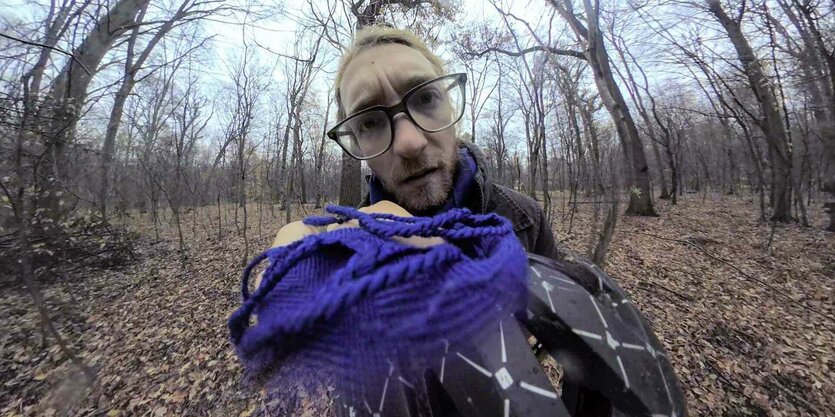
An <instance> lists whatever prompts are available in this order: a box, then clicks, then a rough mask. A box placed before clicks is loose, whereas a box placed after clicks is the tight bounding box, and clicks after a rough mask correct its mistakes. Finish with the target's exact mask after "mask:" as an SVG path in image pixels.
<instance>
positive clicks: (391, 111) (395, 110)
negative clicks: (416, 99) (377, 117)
mask: <svg viewBox="0 0 835 417" xmlns="http://www.w3.org/2000/svg"><path fill="white" fill-rule="evenodd" d="M444 78H455V79H457V81H458V83H459V84H460V85H461V102H462V105H461V112H460V114H459V115H458V117H457V118H456V119H455V120H453V121H452V122H450V124H448V125H446V126H444V127H442V128H440V129H435V130H429V129H424V128H423V126H421V125H420V123H418V122H416V121H415V118H414V117H412V113H411V112H410V111H409V108H408V107H407V106H406V102H407V101H408V100H409V98H411V96H412V95H413V94H415V93H416V92H418V91H420V89H421V88H423V87H426V86H427V85H429V84H432V83H434V82H438V81H440V80H443V79H444ZM466 87H467V74H466V73H463V72H459V73H454V74H447V75H442V76H440V77H438V78H433V79H431V80H427V81H424V82H422V83H420V84H418V85H416V86H414V87H412V89H411V90H409V91H407V92H406V94H404V95H403V98H402V99H400V102H399V103H397V104H394V105H391V106H384V105H382V104H378V105H376V106H371V107H368V108H365V109H362V110H360V111H358V112H356V113H354V114H352V115H350V116H347V117H345V118H344V119H342V120H340V121H339V122H338V123H337V124H336V125H334V127H332V128H331V129H330V130H328V132H327V133H326V135H327V136H328V138H329V139H331V140H333V141H334V142H336V143H337V145H339V147H340V148H342V150H343V151H345V153H347V154H348V156H350V157H351V158H354V159H357V160H360V161H367V160H369V159H372V158H376V157H378V156H380V155H382V154H384V153H386V152H388V150H389V149H391V145H392V144H393V143H394V116H396V115H398V114H400V113H406V117H408V118H409V120H411V121H412V123H413V124H414V125H415V126H417V127H418V128H420V130H422V131H424V132H426V133H437V132H440V131H442V130H444V129H449V128H450V127H451V126H453V125H454V124H456V123H458V122H459V121H460V120H461V118H462V117H464V107H465V105H466V103H467V88H466ZM372 111H383V112H384V113H385V114H386V116H388V120H389V129H391V139H389V144H388V146H386V148H385V149H383V150H382V151H380V152H379V153H377V154H375V155H373V156H366V157H362V158H359V157H357V156H354V155H353V154H351V152H350V151H348V149H346V148H345V146H344V145H342V142H340V141H339V139H337V133H338V132H337V131H336V130H337V129H339V128H340V127H341V126H342V125H343V124H345V122H347V121H349V120H351V119H353V118H354V117H356V116H359V115H361V114H365V113H370V112H372Z"/></svg>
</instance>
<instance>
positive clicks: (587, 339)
mask: <svg viewBox="0 0 835 417" xmlns="http://www.w3.org/2000/svg"><path fill="white" fill-rule="evenodd" d="M529 260H530V274H529V291H530V297H529V301H528V308H527V310H526V311H524V312H520V313H519V314H517V315H515V316H510V317H507V318H506V319H504V320H502V321H501V322H499V323H498V325H497V326H495V327H496V328H493V329H485V331H484V332H483V333H482V334H480V335H479V336H477V337H475V338H474V339H473V341H472V343H471V344H470V345H469V346H464V347H461V348H459V349H458V350H456V351H449V350H448V349H445V351H443V352H438V358H437V361H436V363H435V364H433V365H431V366H429V367H428V368H425V369H422V370H421V369H397V368H396V367H395V366H394V364H391V366H390V368H389V373H388V375H386V376H385V377H384V378H381V379H380V380H379V381H369V384H368V385H367V386H366V389H365V391H364V393H363V394H362V395H361V396H353V397H346V396H341V395H340V394H339V393H337V394H336V396H335V401H334V407H335V411H336V414H337V415H338V416H423V415H426V416H473V417H475V416H485V417H492V416H496V417H509V416H525V417H528V416H530V417H537V416H578V415H582V416H597V415H600V416H609V415H628V416H633V415H634V416H653V417H660V416H670V417H672V416H686V415H687V410H686V405H685V404H686V402H685V399H684V396H683V394H682V392H681V389H680V388H679V386H678V383H677V380H676V377H675V374H674V372H673V369H672V366H671V365H670V363H669V361H668V359H667V357H666V355H665V353H664V350H663V348H662V347H661V345H660V343H659V342H658V340H657V338H656V337H655V336H654V335H653V333H652V330H651V328H650V326H649V325H648V323H647V322H646V320H644V318H643V316H642V315H641V314H640V312H639V311H638V310H637V309H636V308H635V306H634V305H633V303H632V301H631V300H630V299H629V298H628V297H626V295H625V294H624V293H623V291H622V290H620V289H619V288H618V287H617V285H616V284H614V282H613V281H612V280H611V279H610V278H609V277H607V276H606V275H605V274H604V273H603V272H602V271H601V270H600V269H599V268H597V267H595V266H594V265H592V264H589V263H585V262H583V261H580V260H576V261H572V263H571V264H566V263H562V262H558V261H553V260H550V259H546V258H542V257H539V256H536V255H529ZM578 265H580V266H581V267H582V268H583V269H584V270H585V271H584V272H586V274H584V277H583V278H578V277H576V276H574V275H571V276H569V275H567V274H566V273H565V272H563V271H576V270H577V266H578ZM589 278H591V279H589ZM529 335H532V336H534V337H535V338H536V339H537V340H538V341H539V345H538V347H539V349H544V351H546V352H547V353H548V354H551V355H552V356H553V357H554V358H555V359H556V360H557V362H558V363H559V364H560V365H561V366H562V367H563V369H564V376H563V383H562V392H557V389H556V388H555V387H553V386H552V384H551V382H550V380H549V379H548V377H547V376H546V373H545V371H544V370H543V369H542V367H541V365H540V362H539V361H538V359H537V357H536V355H535V353H534V350H532V349H531V347H530V345H529V343H528V336H529ZM447 346H448V345H447Z"/></svg>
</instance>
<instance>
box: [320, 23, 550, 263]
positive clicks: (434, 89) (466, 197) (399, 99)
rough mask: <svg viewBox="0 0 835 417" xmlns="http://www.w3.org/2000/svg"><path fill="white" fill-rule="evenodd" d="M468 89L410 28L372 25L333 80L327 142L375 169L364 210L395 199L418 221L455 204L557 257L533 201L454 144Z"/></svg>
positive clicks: (476, 154) (466, 146)
mask: <svg viewBox="0 0 835 417" xmlns="http://www.w3.org/2000/svg"><path fill="white" fill-rule="evenodd" d="M465 83H466V75H465V74H447V73H446V71H445V70H444V65H443V62H442V61H441V60H440V58H438V57H437V56H436V55H435V54H434V53H432V52H431V51H430V50H429V49H428V48H427V47H426V45H425V44H424V43H423V42H422V41H421V40H420V39H418V38H417V37H416V36H415V35H414V34H412V33H410V32H407V31H403V30H399V29H394V28H390V27H381V26H372V27H368V28H365V29H363V30H361V31H360V32H358V33H357V34H356V36H355V38H354V43H353V45H352V46H351V48H350V49H349V50H348V51H347V52H346V53H345V54H344V55H343V57H342V60H341V61H340V64H339V69H338V72H337V77H336V101H337V105H338V116H339V119H341V121H340V122H338V123H337V124H336V125H335V126H334V128H333V129H331V130H330V131H329V132H328V136H329V137H330V138H331V139H333V140H335V141H337V142H338V143H339V144H340V146H342V148H343V149H344V150H345V151H346V152H347V153H348V154H349V155H351V156H352V157H354V158H357V159H361V160H365V161H366V162H367V163H368V166H369V167H370V168H371V171H372V172H373V175H372V177H371V179H370V181H369V188H370V192H369V194H368V195H367V196H366V198H365V200H364V201H363V204H362V205H363V206H368V205H369V204H375V203H378V202H381V201H385V200H391V201H393V202H395V203H397V204H398V205H400V206H402V207H403V208H405V209H406V210H408V211H409V212H410V213H412V214H414V215H432V214H436V213H439V212H442V211H445V210H448V209H450V208H458V207H461V208H468V209H470V210H471V211H473V212H474V213H490V212H492V213H496V214H499V215H501V216H503V217H506V218H507V219H509V220H510V221H511V222H512V223H513V226H514V231H515V233H516V236H517V237H518V238H519V240H520V241H521V243H522V245H523V246H524V247H525V249H526V250H527V251H528V252H531V253H535V254H538V255H542V256H546V257H549V258H557V256H558V252H557V248H556V245H555V243H554V237H553V233H552V231H551V226H550V224H549V223H548V221H547V219H546V218H545V215H544V213H543V211H542V209H541V208H540V207H539V204H537V203H536V202H535V201H534V200H533V199H531V198H529V197H527V196H524V195H522V194H520V193H518V192H516V191H513V190H511V189H509V188H506V187H503V186H501V185H498V184H495V183H493V182H492V180H491V177H490V173H489V169H488V165H487V162H486V161H485V159H484V156H483V154H482V153H481V151H479V149H478V148H477V147H476V146H475V145H473V144H471V143H464V142H459V141H457V140H456V131H455V123H456V122H457V121H458V120H459V119H460V118H461V116H462V115H463V110H464V92H465V88H464V85H465Z"/></svg>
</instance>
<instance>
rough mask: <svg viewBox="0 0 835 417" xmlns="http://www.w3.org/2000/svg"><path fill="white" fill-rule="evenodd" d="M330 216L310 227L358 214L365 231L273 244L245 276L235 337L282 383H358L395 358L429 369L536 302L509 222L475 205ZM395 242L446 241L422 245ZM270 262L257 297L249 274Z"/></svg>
mask: <svg viewBox="0 0 835 417" xmlns="http://www.w3.org/2000/svg"><path fill="white" fill-rule="evenodd" d="M327 211H328V212H329V213H331V214H334V215H335V217H321V216H320V217H310V218H308V219H307V220H305V223H307V224H310V225H316V226H323V225H327V224H332V223H339V222H344V221H347V220H352V219H355V220H357V221H358V223H359V225H360V227H358V228H343V229H338V230H335V231H332V232H327V233H320V234H315V235H310V236H307V237H305V238H304V239H302V240H300V241H297V242H294V243H293V244H291V245H289V246H285V247H280V248H272V249H269V250H267V251H265V252H264V253H262V254H261V255H259V256H257V257H256V258H254V259H253V260H252V261H251V262H250V264H249V265H248V266H247V268H246V269H245V271H244V276H243V280H242V287H241V292H242V295H243V304H242V306H241V307H240V308H239V309H238V310H237V311H235V312H234V313H233V314H232V315H231V317H230V318H229V330H230V335H231V340H232V343H233V344H234V345H235V349H236V352H237V354H238V356H239V357H240V359H241V361H242V362H243V364H244V365H245V367H246V368H247V370H248V371H249V372H250V374H251V375H257V376H261V377H266V378H268V379H269V380H270V381H276V380H277V379H279V378H280V379H283V380H287V379H288V375H290V374H292V375H296V376H298V375H302V374H306V375H310V373H311V372H312V373H317V372H318V373H324V374H326V376H320V377H317V378H335V379H336V380H339V381H342V382H343V383H345V384H348V385H352V384H353V385H357V386H359V385H362V384H363V383H364V381H363V378H373V377H374V376H377V375H381V374H383V373H385V372H387V369H388V368H389V366H393V365H391V364H392V363H397V362H399V361H402V360H407V361H408V362H409V363H410V364H415V363H418V364H419V363H420V362H421V361H422V360H423V359H428V358H429V357H430V356H431V357H434V356H433V355H436V354H437V352H438V351H439V350H443V349H444V348H445V345H446V347H447V348H448V347H449V346H457V345H461V344H465V343H467V342H468V339H469V338H470V337H472V336H473V335H475V334H476V333H478V332H479V331H480V330H481V329H483V328H485V327H486V326H490V325H492V324H493V323H495V322H496V320H498V319H501V318H502V317H505V316H507V315H508V314H511V313H513V312H516V311H519V310H521V309H523V308H524V306H525V302H526V295H527V289H526V274H527V258H526V256H525V252H524V249H523V248H522V246H521V244H520V243H519V241H518V240H517V239H516V237H515V235H514V233H513V227H512V225H511V223H510V222H509V221H508V220H507V219H504V218H502V217H500V216H498V215H496V214H486V215H473V214H471V213H470V212H469V211H468V210H466V209H453V210H450V211H447V212H445V213H442V214H439V215H436V216H434V217H410V218H402V217H398V216H393V215H387V214H366V213H362V212H359V211H357V210H355V209H352V208H347V207H339V206H329V207H327ZM392 236H403V237H409V236H424V237H430V236H438V237H442V238H444V239H445V240H446V243H443V244H440V245H436V246H432V247H428V248H416V247H412V246H408V245H404V244H401V243H398V242H395V241H393V240H391V239H389V238H390V237H392ZM264 260H269V266H268V267H267V268H266V270H265V272H264V275H263V279H262V281H261V284H260V286H259V288H257V289H256V290H255V291H254V292H252V293H251V294H250V292H249V290H248V281H249V275H250V273H251V272H252V269H253V268H254V267H255V266H256V265H257V264H259V263H260V262H262V261H264ZM252 315H257V316H258V320H257V324H255V325H250V318H251V317H252ZM404 355H405V356H408V358H404ZM282 369H283V370H282ZM290 369H293V370H294V371H292V372H291V371H289V370H290ZM289 378H290V379H293V378H294V377H293V376H290V377H289ZM285 382H286V381H285Z"/></svg>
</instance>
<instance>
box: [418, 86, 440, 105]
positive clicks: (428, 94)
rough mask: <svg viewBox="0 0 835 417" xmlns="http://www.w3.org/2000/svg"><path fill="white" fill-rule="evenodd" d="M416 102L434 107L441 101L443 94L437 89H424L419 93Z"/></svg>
mask: <svg viewBox="0 0 835 417" xmlns="http://www.w3.org/2000/svg"><path fill="white" fill-rule="evenodd" d="M416 99H417V100H416V104H417V105H419V106H422V107H433V106H436V105H437V104H438V103H439V102H440V101H441V94H440V93H438V91H437V90H424V91H421V92H419V93H418V94H417V97H416Z"/></svg>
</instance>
